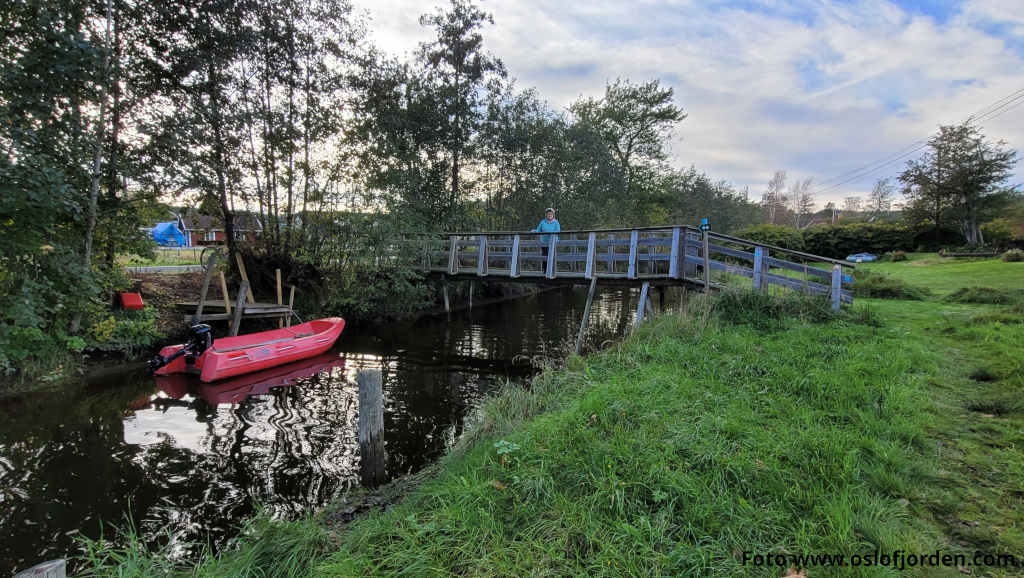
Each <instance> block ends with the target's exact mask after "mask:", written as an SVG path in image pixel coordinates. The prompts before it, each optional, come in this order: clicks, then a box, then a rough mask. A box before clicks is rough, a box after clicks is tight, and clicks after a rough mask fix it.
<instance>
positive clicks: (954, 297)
mask: <svg viewBox="0 0 1024 578" xmlns="http://www.w3.org/2000/svg"><path fill="white" fill-rule="evenodd" d="M946 301H952V302H954V303H984V304H988V305H1013V304H1015V303H1019V302H1021V301H1024V289H1016V290H1014V289H994V288H992V287H962V288H960V289H957V290H956V291H954V292H953V293H951V294H950V295H948V296H947V297H946Z"/></svg>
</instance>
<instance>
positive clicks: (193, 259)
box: [117, 247, 203, 267]
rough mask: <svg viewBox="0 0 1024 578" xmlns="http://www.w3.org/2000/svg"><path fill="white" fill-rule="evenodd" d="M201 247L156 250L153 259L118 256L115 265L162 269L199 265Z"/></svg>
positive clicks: (136, 256)
mask: <svg viewBox="0 0 1024 578" xmlns="http://www.w3.org/2000/svg"><path fill="white" fill-rule="evenodd" d="M202 252H203V247H189V248H182V249H168V248H156V249H154V250H153V258H152V259H150V258H148V257H140V256H138V255H118V256H117V263H118V264H119V265H122V266H124V267H162V266H170V265H199V264H200V256H201V254H202Z"/></svg>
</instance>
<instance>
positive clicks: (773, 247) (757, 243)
mask: <svg viewBox="0 0 1024 578" xmlns="http://www.w3.org/2000/svg"><path fill="white" fill-rule="evenodd" d="M710 236H711V237H719V238H722V239H725V240H727V241H733V242H737V243H747V244H748V245H753V246H755V247H765V248H767V249H771V250H773V251H783V252H785V253H789V254H790V255H799V256H801V257H809V258H811V259H816V260H818V261H821V262H823V263H833V264H836V265H842V266H844V267H850V268H852V269H856V268H857V265H856V264H855V263H852V262H850V261H847V260H845V259H832V258H831V257H822V256H821V255H815V254H813V253H804V252H803V251H796V250H794V249H787V248H785V247H778V246H776V245H769V244H768V243H761V242H760V241H751V240H750V239H741V238H740V237H733V236H731V235H723V234H722V233H714V232H712V233H710Z"/></svg>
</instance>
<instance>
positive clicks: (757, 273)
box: [754, 247, 764, 291]
mask: <svg viewBox="0 0 1024 578" xmlns="http://www.w3.org/2000/svg"><path fill="white" fill-rule="evenodd" d="M763 263H764V249H763V248H762V247H754V291H760V290H761V266H762V264H763Z"/></svg>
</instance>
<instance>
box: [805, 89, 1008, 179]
mask: <svg viewBox="0 0 1024 578" xmlns="http://www.w3.org/2000/svg"><path fill="white" fill-rule="evenodd" d="M1022 104H1024V88H1022V89H1019V90H1016V91H1014V92H1012V93H1010V94H1008V95H1006V96H1003V97H1001V98H999V99H996V100H994V101H992V102H990V103H989V104H987V105H985V106H983V107H981V108H980V109H978V110H977V111H975V112H974V113H973V114H971V115H970V116H968V117H967V119H966V120H965V121H964V123H965V124H967V123H975V124H979V125H980V124H981V123H983V122H987V121H990V120H992V119H994V118H996V117H999V116H1001V115H1003V114H1005V113H1007V112H1009V111H1011V110H1013V109H1014V108H1017V107H1018V106H1020V105H1022ZM927 146H928V141H926V140H917V141H914V142H913V143H911V144H910V145H908V146H906V147H904V148H903V149H900V151H897V152H896V153H893V154H891V155H889V156H886V157H883V158H881V159H879V160H876V161H872V162H870V163H868V164H866V165H863V166H861V167H858V168H855V169H851V170H849V171H846V172H845V173H842V174H840V175H837V176H835V177H832V178H830V179H827V180H825V181H822V183H821V184H822V185H824V184H826V183H832V184H830V185H828V186H825V187H823V188H817V190H815V191H814V194H816V195H827V194H829V193H832V192H835V191H837V190H839V189H840V188H842V186H843V185H845V184H848V183H851V182H853V181H856V180H860V179H862V178H864V177H866V176H868V175H870V174H872V173H874V172H877V171H879V170H881V169H883V168H885V167H887V166H889V165H892V164H893V163H896V162H899V161H900V160H901V159H903V158H905V157H907V156H910V155H912V154H914V153H916V152H917V151H920V150H922V149H924V148H927ZM819 186H820V185H819Z"/></svg>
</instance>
